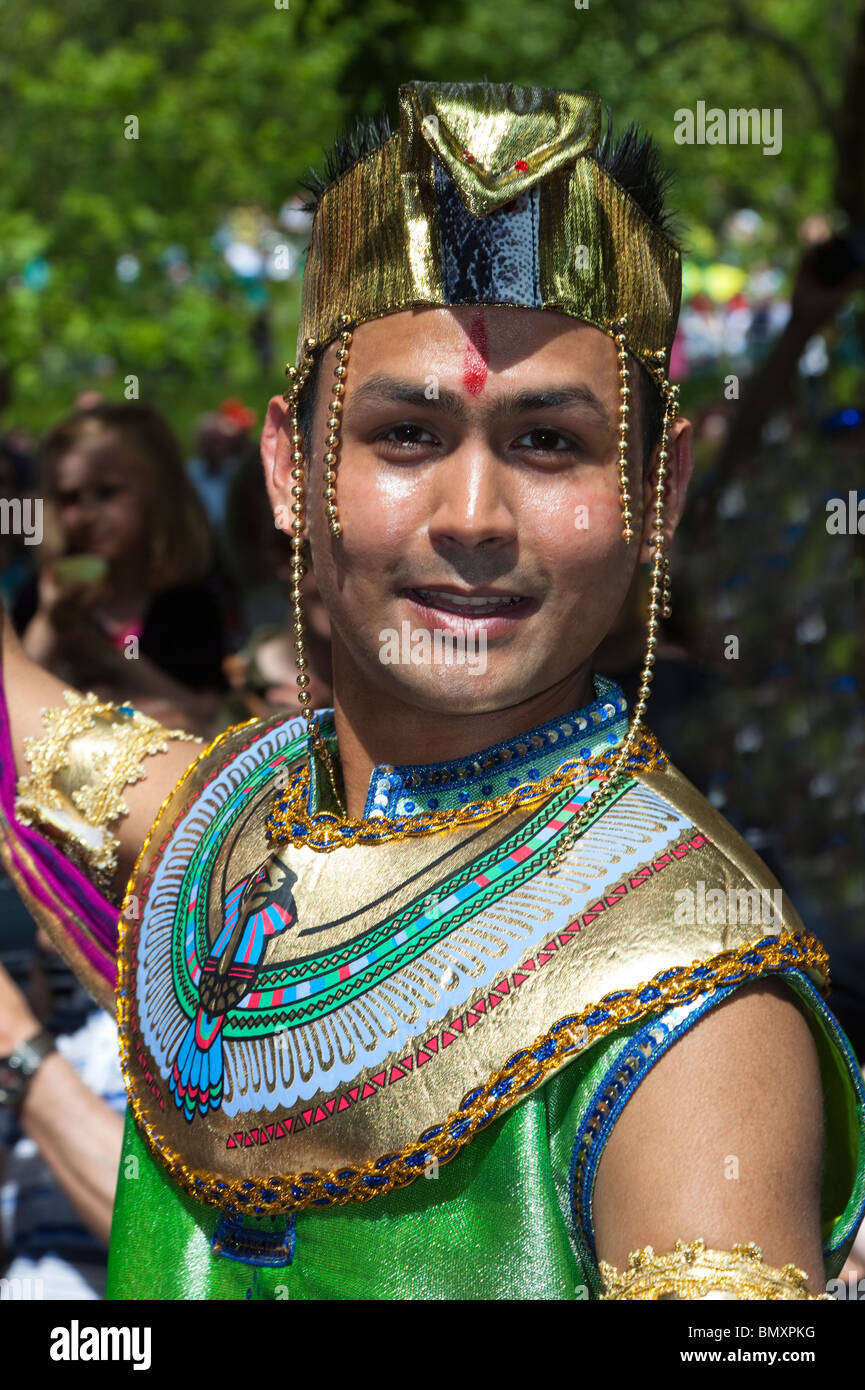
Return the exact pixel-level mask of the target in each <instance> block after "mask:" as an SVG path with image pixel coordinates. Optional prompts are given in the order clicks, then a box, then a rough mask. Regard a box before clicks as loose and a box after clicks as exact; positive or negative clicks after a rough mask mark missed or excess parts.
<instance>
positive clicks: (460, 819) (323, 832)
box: [266, 724, 667, 851]
mask: <svg viewBox="0 0 865 1390" xmlns="http://www.w3.org/2000/svg"><path fill="white" fill-rule="evenodd" d="M635 738H636V740H637V741H636V744H635V746H634V748H633V749H632V750H631V752H630V753H629V754H628V756H627V758H626V759H625V760H624V762H623V764H622V768H621V769H620V772H662V771H663V770H664V769H665V768H666V766H667V758H666V755H665V754H664V752H663V750H662V749H661V746H660V744H659V743H658V740H657V738H656V737H655V735H654V734H653V733H652V731H651V729H648V728H646V726H645V725H642V724H641V725H637V728H636V730H635ZM620 753H621V746H617V747H615V748H608V749H606V750H605V751H604V752H603V753H600V754H598V755H596V756H595V757H593V758H567V759H566V760H565V761H564V762H563V763H560V764H559V766H558V767H557V768H555V769H554V771H553V772H550V773H548V774H547V775H546V777H542V778H541V779H540V781H537V782H521V783H520V785H519V786H518V787H514V788H513V790H511V791H508V792H502V793H501V795H500V796H496V797H491V798H490V799H489V800H487V801H470V802H468V804H467V805H465V806H454V807H452V808H451V809H450V810H446V811H421V812H420V813H419V814H418V815H416V816H394V817H385V816H377V817H374V818H373V817H368V818H366V819H362V820H356V819H352V818H351V817H349V816H336V815H334V814H333V812H332V811H316V812H315V813H314V814H313V815H310V814H309V812H308V811H307V809H306V802H307V797H308V793H309V762H308V761H307V764H306V767H305V768H304V769H303V770H302V771H301V772H300V773H299V775H298V778H297V781H296V782H295V784H294V786H293V787H291V788H290V789H289V790H288V791H287V792H286V791H279V792H277V794H276V798H275V801H274V809H273V810H272V811H271V814H270V815H269V817H268V820H267V830H266V836H267V840H268V843H269V844H272V845H273V844H276V845H281V844H285V843H286V841H288V842H289V843H291V844H292V845H294V846H295V847H300V846H308V848H309V849H314V850H321V851H328V850H334V849H339V848H340V846H345V847H346V848H350V847H351V846H352V845H357V844H382V843H384V842H385V841H387V840H407V839H413V838H414V837H415V836H418V835H433V834H437V833H439V832H441V831H443V830H452V829H455V828H456V827H458V826H463V825H486V824H488V823H489V822H490V821H493V820H496V819H497V817H499V816H504V815H507V813H508V812H509V811H514V810H523V809H526V810H528V809H531V808H532V807H535V806H538V805H539V804H540V803H541V802H542V801H544V800H546V798H547V797H549V796H552V795H553V793H555V792H557V791H560V790H561V789H562V788H563V787H568V786H573V787H575V788H576V786H577V784H578V783H579V784H581V785H582V784H584V783H585V781H586V780H591V778H590V774H591V773H592V772H598V774H599V775H598V777H597V781H598V782H599V783H600V784H601V786H603V784H604V783H605V782H606V780H607V777H608V775H609V771H610V768H611V767H612V765H613V762H614V760H615V759H616V758H617V757H618V756H619V754H620ZM589 804H590V803H588V802H587V803H586V805H587V806H588V805H589ZM297 825H300V826H301V827H302V833H298V832H297V830H296V829H295V827H296V826H297Z"/></svg>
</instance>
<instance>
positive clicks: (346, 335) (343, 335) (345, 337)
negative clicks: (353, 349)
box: [339, 329, 354, 343]
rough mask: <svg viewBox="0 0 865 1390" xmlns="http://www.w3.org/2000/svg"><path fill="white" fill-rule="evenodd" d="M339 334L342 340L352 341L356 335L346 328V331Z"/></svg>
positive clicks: (345, 341)
mask: <svg viewBox="0 0 865 1390" xmlns="http://www.w3.org/2000/svg"><path fill="white" fill-rule="evenodd" d="M339 336H340V339H341V341H342V342H344V343H350V342H351V340H352V338H353V336H354V335H353V334H352V333H349V331H348V329H346V330H345V332H344V333H340V335H339Z"/></svg>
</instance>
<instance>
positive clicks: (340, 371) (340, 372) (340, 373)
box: [333, 366, 348, 380]
mask: <svg viewBox="0 0 865 1390" xmlns="http://www.w3.org/2000/svg"><path fill="white" fill-rule="evenodd" d="M347 371H348V368H347V367H343V366H339V367H334V369H333V374H334V376H335V377H339V378H340V380H341V379H342V378H343V377H344V376H345V374H346V372H347Z"/></svg>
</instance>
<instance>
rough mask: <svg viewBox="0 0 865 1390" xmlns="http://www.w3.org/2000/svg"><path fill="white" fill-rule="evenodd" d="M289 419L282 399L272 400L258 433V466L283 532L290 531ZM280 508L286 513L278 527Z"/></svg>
mask: <svg viewBox="0 0 865 1390" xmlns="http://www.w3.org/2000/svg"><path fill="white" fill-rule="evenodd" d="M290 426H291V418H290V416H289V413H288V406H287V404H286V402H285V401H284V400H283V398H282V396H272V397H271V399H270V400H269V401H268V404H267V413H266V415H265V417H264V425H263V427H262V431H261V462H262V465H263V467H264V485H265V487H266V488H267V495H268V497H269V498H270V505H271V507H272V508H273V512H274V516H275V517H276V525H277V526H279V528H280V530H282V531H290V530H291V507H290V504H289V499H290V497H291V436H290V434H289V429H290ZM279 508H283V509H284V511H285V517H286V524H285V525H284V526H282V525H280V521H279V516H280V513H279Z"/></svg>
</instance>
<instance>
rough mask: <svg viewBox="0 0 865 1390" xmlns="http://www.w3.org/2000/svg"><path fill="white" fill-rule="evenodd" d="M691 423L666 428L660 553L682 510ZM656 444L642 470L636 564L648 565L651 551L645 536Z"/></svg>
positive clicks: (651, 511) (690, 460) (651, 513)
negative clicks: (640, 530)
mask: <svg viewBox="0 0 865 1390" xmlns="http://www.w3.org/2000/svg"><path fill="white" fill-rule="evenodd" d="M691 438H692V431H691V422H690V420H684V419H682V418H679V419H678V420H675V421H674V422H673V424H672V426H671V428H670V433H669V436H668V440H667V476H666V480H665V485H664V551H665V553H667V551H668V549H669V545H670V542H671V541H672V539H673V536H674V534H675V531H676V527H677V526H678V524H679V521H680V520H681V516H682V512H683V511H684V510H685V496H686V494H687V491H688V483H689V482H690V481H691V474H692V473H693V471H694V457H693V454H692V452H691ZM659 449H660V444H658V445H657V446H656V447H655V450H654V452H653V453H652V461H651V464H650V465H649V467H648V469H647V470H646V476H645V479H644V482H643V531H642V536H641V543H640V556H639V560H638V561H637V563H638V564H640V565H646V564H651V563H652V560H653V558H654V554H655V552H654V549H653V548H652V546H651V545H650V544H649V537H650V536H651V535H652V533H653V531H654V525H655V492H656V490H657V486H658V451H659Z"/></svg>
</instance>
